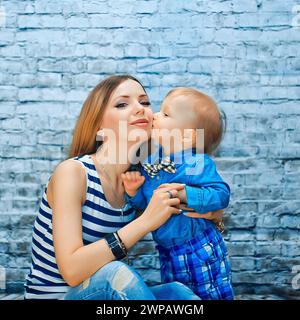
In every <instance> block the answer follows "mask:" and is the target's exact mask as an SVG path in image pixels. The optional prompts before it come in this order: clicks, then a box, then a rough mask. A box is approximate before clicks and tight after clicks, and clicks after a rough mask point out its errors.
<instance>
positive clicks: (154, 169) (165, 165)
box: [142, 157, 176, 178]
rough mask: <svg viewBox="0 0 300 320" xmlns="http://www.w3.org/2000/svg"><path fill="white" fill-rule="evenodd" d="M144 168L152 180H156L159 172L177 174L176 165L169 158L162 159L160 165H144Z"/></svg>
mask: <svg viewBox="0 0 300 320" xmlns="http://www.w3.org/2000/svg"><path fill="white" fill-rule="evenodd" d="M142 166H143V168H144V170H145V171H146V172H147V174H148V176H149V177H150V178H154V177H155V176H156V175H157V174H158V172H159V170H164V171H166V172H169V173H175V172H176V168H175V163H174V162H173V161H171V160H170V158H169V157H166V158H164V159H162V161H161V162H160V163H155V164H150V163H144V164H143V165H142Z"/></svg>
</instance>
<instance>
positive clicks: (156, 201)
mask: <svg viewBox="0 0 300 320" xmlns="http://www.w3.org/2000/svg"><path fill="white" fill-rule="evenodd" d="M183 188H184V185H178V186H170V187H164V188H158V189H156V190H155V191H154V192H153V196H152V198H151V200H150V202H149V204H148V206H147V208H146V209H145V211H144V212H143V214H142V215H141V216H140V217H139V219H141V220H142V221H143V224H144V225H145V226H146V227H147V229H148V231H149V232H150V231H154V230H156V229H157V228H159V227H160V226H161V225H163V224H164V223H165V222H166V221H167V220H168V219H169V218H170V217H171V215H172V214H179V213H181V210H180V209H179V208H178V206H179V204H180V199H179V198H178V192H179V191H180V190H182V189H183ZM169 192H171V193H172V196H173V197H172V198H170V194H169Z"/></svg>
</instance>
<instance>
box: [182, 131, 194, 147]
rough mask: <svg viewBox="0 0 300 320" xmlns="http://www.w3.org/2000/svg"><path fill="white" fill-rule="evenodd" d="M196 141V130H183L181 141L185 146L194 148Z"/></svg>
mask: <svg viewBox="0 0 300 320" xmlns="http://www.w3.org/2000/svg"><path fill="white" fill-rule="evenodd" d="M196 140H197V129H184V130H183V141H184V143H185V144H190V147H195V146H196Z"/></svg>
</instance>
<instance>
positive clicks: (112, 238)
mask: <svg viewBox="0 0 300 320" xmlns="http://www.w3.org/2000/svg"><path fill="white" fill-rule="evenodd" d="M104 239H105V240H106V242H107V244H108V246H109V248H110V250H111V252H112V253H113V255H114V256H115V257H116V259H117V260H120V259H123V258H125V257H126V256H127V253H126V251H125V250H124V249H123V248H122V246H121V244H120V241H119V239H118V237H116V235H115V234H114V233H109V234H107V235H105V236H104Z"/></svg>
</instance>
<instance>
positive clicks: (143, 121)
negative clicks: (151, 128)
mask: <svg viewBox="0 0 300 320" xmlns="http://www.w3.org/2000/svg"><path fill="white" fill-rule="evenodd" d="M130 124H131V125H132V126H138V127H142V128H145V127H147V126H148V125H149V121H148V120H147V119H140V120H136V121H133V122H131V123H130Z"/></svg>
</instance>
